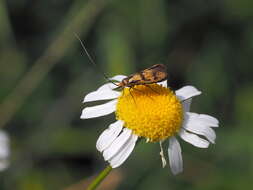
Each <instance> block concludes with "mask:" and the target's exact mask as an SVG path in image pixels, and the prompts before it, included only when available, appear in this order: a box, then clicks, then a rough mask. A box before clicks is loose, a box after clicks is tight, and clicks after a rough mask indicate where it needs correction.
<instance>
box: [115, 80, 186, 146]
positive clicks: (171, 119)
mask: <svg viewBox="0 0 253 190" xmlns="http://www.w3.org/2000/svg"><path fill="white" fill-rule="evenodd" d="M116 117H117V119H118V120H122V121H124V126H125V127H126V128H129V129H131V130H132V131H133V133H134V134H136V135H138V136H139V137H144V138H146V139H147V140H148V141H150V142H156V141H161V140H164V139H166V138H168V137H171V136H173V135H175V133H177V132H178V131H179V129H180V127H181V125H182V120H183V108H182V104H181V102H180V101H179V99H178V98H177V96H176V95H175V94H174V92H173V91H172V90H170V89H169V88H165V87H162V86H160V85H158V84H149V85H136V86H134V87H132V88H124V89H123V91H122V94H121V96H120V97H119V99H118V103H117V106H116Z"/></svg>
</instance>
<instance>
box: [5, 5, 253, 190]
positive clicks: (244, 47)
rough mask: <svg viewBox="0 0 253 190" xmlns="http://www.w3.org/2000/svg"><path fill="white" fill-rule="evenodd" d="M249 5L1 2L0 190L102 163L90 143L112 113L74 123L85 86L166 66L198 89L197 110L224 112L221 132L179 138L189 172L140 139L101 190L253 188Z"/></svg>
mask: <svg viewBox="0 0 253 190" xmlns="http://www.w3.org/2000/svg"><path fill="white" fill-rule="evenodd" d="M252 20H253V2H252V1H250V0H241V1H238V0H194V1H189V0H169V1H168V0H155V1H154V0H128V1H119V0H108V1H106V0H89V1H88V0H74V1H73V0H61V1H56V0H53V1H49V0H44V1H32V0H19V1H17V0H8V1H5V0H0V65H1V67H0V86H1V88H0V126H1V127H2V128H3V129H4V130H6V131H7V132H8V133H9V134H10V138H11V165H10V167H9V168H8V169H7V170H5V171H3V172H1V173H0V189H1V190H2V189H3V190H10V189H16V190H44V189H45V190H56V189H66V190H79V189H80V190H81V189H84V187H85V185H86V184H87V183H88V182H89V179H90V177H91V176H93V175H95V174H97V173H98V172H99V171H101V170H102V169H103V168H104V167H105V166H106V163H105V162H104V161H103V158H102V155H101V154H100V153H99V152H98V151H97V150H96V148H95V144H96V140H97V138H98V136H99V135H100V133H101V132H102V131H103V130H104V129H105V128H106V127H107V126H108V125H109V124H110V123H111V122H112V121H114V116H113V115H110V116H109V117H108V116H107V117H102V118H99V119H90V120H80V114H81V110H82V108H83V107H84V105H82V99H83V97H84V95H85V94H87V93H88V92H90V91H93V90H95V89H96V88H98V87H99V86H100V85H102V84H103V83H105V82H106V81H105V79H104V78H103V75H102V74H101V73H100V72H99V71H98V68H96V67H94V66H93V65H92V64H91V63H90V62H89V61H88V58H87V56H86V55H85V54H84V51H83V49H81V46H80V43H79V41H78V40H77V39H76V37H75V33H76V34H78V35H79V36H80V38H81V39H82V40H83V41H84V43H85V45H86V47H87V48H88V50H89V52H90V54H91V55H92V57H93V58H94V59H95V60H96V63H97V65H98V67H99V68H101V69H102V70H103V71H104V72H105V73H106V74H107V75H108V76H113V75H115V74H125V75H129V74H131V73H133V72H136V71H138V70H141V69H143V68H146V67H148V66H151V65H153V64H156V63H163V64H166V65H167V67H168V72H169V81H168V83H169V85H170V86H171V87H172V88H173V89H177V88H180V87H182V86H183V85H187V84H191V85H194V86H196V87H197V88H198V89H200V90H201V91H202V92H203V94H202V95H201V96H199V97H198V98H196V99H195V100H194V102H193V107H192V111H194V112H197V113H207V114H210V115H212V116H215V117H216V118H218V119H219V121H220V128H218V129H217V130H216V132H217V141H216V144H215V145H211V146H210V147H209V148H208V149H204V150H203V149H198V148H195V147H193V146H192V145H189V144H187V143H185V142H183V141H182V140H180V143H181V145H182V150H183V160H184V172H183V173H182V174H180V175H178V176H173V175H172V174H171V172H170V169H169V168H168V167H166V168H164V169H162V168H161V161H160V157H159V151H160V150H159V146H158V144H146V143H144V142H142V143H140V144H139V145H138V146H137V147H136V148H135V150H134V152H133V153H132V155H131V156H130V157H129V159H128V160H127V162H125V163H124V164H123V165H122V167H120V168H118V169H116V170H115V171H114V172H112V173H111V174H110V175H109V177H108V179H107V180H106V181H107V182H105V183H103V184H102V187H101V188H100V189H138V190H144V189H145V190H153V189H170V190H181V189H188V190H193V189H194V190H200V189H201V190H202V189H205V190H209V189H210V190H211V189H229V190H237V189H250V188H252V187H253V180H252V179H253V161H252V160H253V141H252V134H253V127H252V120H253V117H252V116H253V100H252V97H253V83H252V79H253V64H252V63H251V62H252V60H253V23H252V22H253V21H252Z"/></svg>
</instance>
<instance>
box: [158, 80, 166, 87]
mask: <svg viewBox="0 0 253 190" xmlns="http://www.w3.org/2000/svg"><path fill="white" fill-rule="evenodd" d="M157 84H159V85H161V86H163V87H167V80H165V81H162V82H158V83H157Z"/></svg>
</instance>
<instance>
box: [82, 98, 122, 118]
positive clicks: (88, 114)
mask: <svg viewBox="0 0 253 190" xmlns="http://www.w3.org/2000/svg"><path fill="white" fill-rule="evenodd" d="M116 104H117V100H112V101H110V102H107V103H105V104H101V105H98V106H92V107H86V108H84V109H83V111H82V115H81V119H89V118H94V117H100V116H104V115H108V114H110V113H112V112H114V111H115V110H116Z"/></svg>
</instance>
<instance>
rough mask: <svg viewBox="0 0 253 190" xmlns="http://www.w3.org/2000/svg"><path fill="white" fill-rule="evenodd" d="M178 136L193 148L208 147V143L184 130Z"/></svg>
mask: <svg viewBox="0 0 253 190" xmlns="http://www.w3.org/2000/svg"><path fill="white" fill-rule="evenodd" d="M179 136H180V137H181V138H182V139H183V140H184V141H186V142H188V143H190V144H192V145H193V146H196V147H199V148H207V147H208V146H209V142H208V141H207V140H205V139H202V138H200V137H199V136H198V135H195V134H192V133H188V132H187V131H185V130H184V129H181V131H180V132H179Z"/></svg>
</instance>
